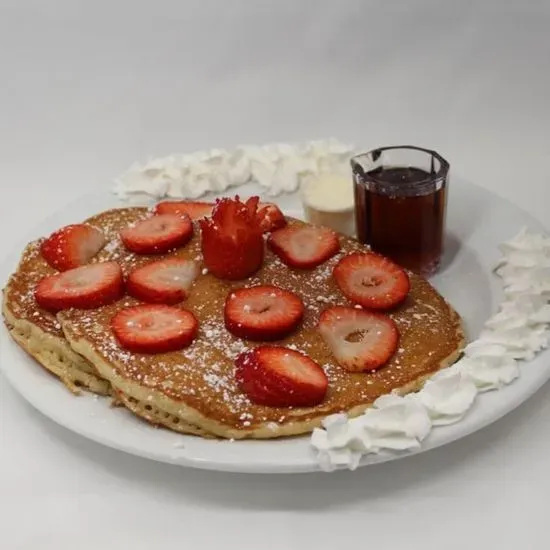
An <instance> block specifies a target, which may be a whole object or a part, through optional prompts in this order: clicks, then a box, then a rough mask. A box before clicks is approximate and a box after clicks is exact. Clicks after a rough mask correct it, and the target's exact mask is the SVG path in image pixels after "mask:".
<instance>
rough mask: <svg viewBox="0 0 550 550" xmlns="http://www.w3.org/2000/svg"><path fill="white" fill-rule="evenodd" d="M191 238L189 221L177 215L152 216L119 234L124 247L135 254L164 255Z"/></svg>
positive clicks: (191, 232)
mask: <svg viewBox="0 0 550 550" xmlns="http://www.w3.org/2000/svg"><path fill="white" fill-rule="evenodd" d="M192 236H193V224H192V223H191V220H190V219H189V218H188V217H181V216H178V215H177V214H159V215H157V216H152V217H150V218H147V219H145V220H142V221H139V222H137V223H136V224H135V225H133V226H130V227H128V228H126V229H124V230H123V231H122V232H121V233H120V237H121V239H122V242H123V243H124V246H125V247H126V248H127V249H128V250H130V251H131V252H135V253H136V254H164V253H165V252H168V251H170V250H173V249H175V248H179V247H181V246H184V245H185V244H187V242H188V241H189V240H190V239H191V237H192Z"/></svg>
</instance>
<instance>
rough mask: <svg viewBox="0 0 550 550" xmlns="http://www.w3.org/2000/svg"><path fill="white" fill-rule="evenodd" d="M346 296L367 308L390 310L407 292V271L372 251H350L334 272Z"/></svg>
mask: <svg viewBox="0 0 550 550" xmlns="http://www.w3.org/2000/svg"><path fill="white" fill-rule="evenodd" d="M333 275H334V278H335V279H336V283H337V284H338V286H339V287H340V290H341V291H342V293H343V294H344V296H345V297H346V298H348V299H349V300H351V301H352V302H355V303H357V304H360V305H362V306H363V307H366V308H370V309H389V308H392V307H394V306H396V305H397V304H400V303H401V302H402V301H403V300H404V299H405V298H406V297H407V294H408V293H409V289H410V282H409V277H408V275H407V273H405V271H404V270H403V268H401V267H400V266H398V265H397V264H395V263H394V262H392V261H391V260H390V259H388V258H386V257H384V256H380V255H379V254H374V253H372V252H368V253H359V252H356V253H354V254H350V255H349V256H346V257H344V258H342V259H341V260H340V261H339V262H338V264H337V265H336V266H335V268H334V271H333Z"/></svg>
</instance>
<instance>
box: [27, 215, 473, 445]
mask: <svg viewBox="0 0 550 550" xmlns="http://www.w3.org/2000/svg"><path fill="white" fill-rule="evenodd" d="M147 215H148V211H147V210H146V209H144V208H127V209H121V210H113V211H108V212H105V213H102V214H100V215H98V216H96V217H94V218H92V219H90V220H89V221H88V223H91V224H92V225H94V226H96V227H98V228H100V229H102V230H103V231H104V233H105V234H106V235H107V237H108V239H109V241H110V242H109V244H108V245H107V246H106V247H105V249H104V250H103V251H102V252H101V253H100V254H99V255H98V256H97V257H96V258H95V260H94V261H102V260H115V261H118V262H119V263H120V264H121V266H122V268H123V270H124V271H125V273H128V272H129V271H131V270H132V269H134V268H136V267H139V266H142V265H144V264H146V263H148V262H150V261H151V260H152V258H151V257H150V256H137V255H135V254H133V253H131V252H129V251H127V250H126V249H124V247H123V246H122V245H121V243H120V240H119V238H118V231H119V230H121V229H123V228H125V227H126V226H128V225H129V224H130V223H134V222H136V221H138V220H140V219H142V218H144V217H146V216H147ZM288 221H289V223H291V224H294V223H296V224H299V223H303V222H299V221H297V220H292V219H289V220H288ZM340 239H341V245H342V250H341V252H340V253H339V254H338V255H337V256H335V257H333V258H331V259H330V260H329V261H327V262H326V263H324V264H322V265H321V266H319V267H317V268H315V269H313V270H307V271H300V270H294V269H291V268H288V267H287V266H286V265H284V264H283V263H282V262H281V261H280V260H279V259H278V258H277V257H276V256H275V255H273V254H272V253H271V252H270V251H267V252H266V258H265V262H264V265H263V267H262V268H261V269H260V271H259V272H258V273H256V274H255V275H254V276H252V277H250V278H248V279H246V280H245V281H240V282H231V281H222V280H219V279H216V278H215V277H213V276H212V275H211V274H209V273H207V272H206V270H202V274H201V275H199V277H198V278H197V279H196V281H195V282H194V284H193V287H192V289H191V293H190V296H189V298H188V299H187V300H186V301H185V302H184V304H183V306H184V307H185V308H186V309H189V310H190V311H192V312H193V313H194V314H195V316H196V317H197V319H198V320H199V323H200V328H199V335H198V337H197V339H196V340H195V341H194V342H193V343H192V344H191V346H190V347H189V348H187V349H185V350H182V351H178V352H172V353H164V354H158V355H142V354H135V353H130V352H128V351H126V350H123V349H122V348H121V347H120V346H119V345H118V343H117V341H116V339H115V337H114V336H113V334H112V332H111V330H110V320H111V318H112V317H113V316H114V315H115V313H116V312H117V311H119V310H120V309H122V308H123V307H127V306H131V305H135V304H137V303H138V302H137V301H136V300H134V299H133V298H130V297H125V298H124V299H122V300H121V301H119V302H117V303H115V304H112V305H110V306H106V307H103V308H99V309H97V310H91V311H79V310H70V311H66V312H62V313H60V314H59V315H58V316H57V321H58V322H59V323H60V325H61V327H62V329H63V332H64V335H65V337H66V339H67V341H68V342H69V344H70V346H71V347H72V349H73V350H74V351H75V352H76V353H78V354H79V355H81V356H83V357H84V358H86V359H87V360H88V361H89V362H90V363H91V364H92V365H93V366H94V368H95V370H96V372H97V373H99V376H100V377H101V378H103V379H105V380H108V381H109V382H110V384H111V385H112V386H113V388H114V390H115V392H116V393H117V394H120V395H121V396H122V397H121V400H122V401H123V402H124V403H125V404H126V405H127V406H128V407H129V408H130V409H131V410H133V411H134V412H135V413H136V414H138V415H140V416H142V417H144V418H145V419H146V420H148V421H149V422H154V423H160V424H162V425H164V426H167V427H169V428H170V429H177V430H178V431H184V430H185V428H186V427H189V431H191V430H192V429H195V428H196V429H197V432H199V431H200V432H204V434H211V435H215V436H217V437H225V438H235V439H241V438H274V437H281V436H290V435H298V434H302V433H306V432H310V431H311V430H312V429H313V428H315V427H317V426H319V425H320V423H321V421H322V419H323V418H325V417H326V416H327V415H330V414H334V413H337V412H342V411H346V412H347V413H348V414H350V416H356V415H358V414H360V413H362V412H363V411H364V410H365V409H366V408H367V407H369V406H370V405H371V404H372V403H373V402H374V401H375V400H376V399H377V398H378V397H380V396H381V395H384V394H387V393H390V392H392V391H394V392H398V393H402V394H404V393H408V392H411V391H414V390H417V389H419V388H420V387H421V386H422V384H423V382H424V381H425V380H426V378H428V377H429V376H431V375H432V374H433V373H434V372H436V371H437V370H439V369H441V368H444V367H446V366H448V365H450V364H451V363H453V362H454V361H455V360H456V359H457V358H458V356H459V353H460V350H461V349H462V346H463V344H464V335H463V331H462V328H461V323H460V318H459V316H458V314H457V313H456V312H455V311H454V310H453V308H452V307H451V306H450V305H449V304H448V303H447V302H446V301H445V300H444V298H443V297H442V296H441V295H440V294H439V293H438V292H437V291H436V290H435V289H434V288H433V287H432V286H431V285H430V284H429V283H428V282H427V281H426V280H424V279H422V278H421V277H419V276H416V275H414V274H410V278H411V291H410V293H409V296H408V297H407V299H406V301H405V302H404V303H403V304H402V305H401V306H399V307H398V308H397V309H396V310H394V311H393V312H391V317H392V318H393V319H394V321H395V322H396V323H397V326H398V328H399V331H400V336H401V338H400V347H399V349H398V351H397V352H396V353H395V355H394V357H393V358H392V359H391V360H390V361H389V362H388V364H387V365H386V366H385V367H383V368H381V369H380V370H378V371H376V372H372V373H350V372H347V371H345V370H344V369H342V368H341V367H340V366H339V365H338V364H337V363H336V362H335V360H334V358H333V356H332V354H331V352H330V350H329V348H328V347H327V345H326V344H325V342H324V341H323V340H322V338H321V336H320V334H319V333H318V331H317V330H316V324H317V321H318V318H319V314H320V312H321V311H322V310H323V309H325V308H327V307H329V306H334V305H350V304H349V302H348V301H347V299H346V298H345V297H344V296H343V295H342V294H341V292H340V291H339V289H338V287H337V286H336V284H335V283H334V281H333V280H332V277H331V273H332V269H333V267H334V265H335V264H336V263H337V262H338V260H339V259H340V258H341V257H343V256H344V255H345V254H347V253H350V252H352V251H364V250H366V247H364V246H363V245H361V244H360V243H358V242H357V241H355V240H354V239H351V238H348V237H345V236H340ZM170 256H171V257H174V256H178V257H183V258H187V259H192V260H195V261H196V262H197V263H198V264H199V265H200V267H201V268H202V267H203V266H202V259H201V252H200V242H199V238H198V231H197V230H196V231H195V236H194V237H193V239H192V240H191V241H190V242H189V244H187V245H186V246H185V247H184V248H181V249H179V250H177V251H176V252H175V253H173V254H171V255H170ZM154 259H155V260H156V259H159V256H155V257H154ZM259 284H272V285H276V286H279V287H281V288H283V289H287V290H290V291H293V292H295V293H296V294H298V295H299V296H300V297H301V298H302V300H303V302H304V304H305V306H306V312H305V316H304V320H303V322H302V325H301V326H300V327H299V329H298V330H296V331H295V332H294V333H292V334H291V335H290V336H288V337H287V338H286V339H284V340H282V341H280V342H279V344H280V345H285V346H288V347H290V348H293V349H296V350H299V351H302V352H304V353H305V354H307V355H308V356H309V357H311V358H312V359H313V360H314V361H316V362H317V363H318V364H319V365H321V366H322V368H323V369H324V370H325V372H326V374H327V376H328V379H329V390H328V393H327V396H326V398H325V400H324V402H323V403H321V404H320V405H318V406H316V407H311V408H298V407H296V408H270V407H265V406H259V405H255V404H253V403H251V402H250V400H249V399H248V398H247V397H246V396H245V395H244V394H243V393H242V392H241V391H240V389H239V388H238V386H237V384H236V382H235V379H234V360H235V358H236V356H237V355H238V354H239V353H241V352H242V351H245V350H247V349H250V348H252V347H254V346H256V345H258V343H253V342H248V341H245V340H241V339H239V338H237V337H235V336H233V335H231V334H230V333H229V332H227V331H226V329H225V328H224V323H223V306H224V302H225V299H226V296H227V295H228V293H229V292H230V291H231V290H233V289H235V288H239V287H242V286H255V285H259ZM29 290H30V289H29ZM26 300H27V301H28V302H29V304H31V302H32V298H30V297H29V296H28V295H27V297H26ZM30 310H31V311H34V310H36V305H30ZM28 315H33V313H31V312H30V311H29V312H28ZM38 317H40V316H38ZM40 318H41V317H40ZM56 326H57V325H56ZM147 406H149V410H147ZM175 419H178V422H175ZM176 425H179V426H180V427H179V429H178V428H175V426H176ZM199 435H203V433H200V434H199Z"/></svg>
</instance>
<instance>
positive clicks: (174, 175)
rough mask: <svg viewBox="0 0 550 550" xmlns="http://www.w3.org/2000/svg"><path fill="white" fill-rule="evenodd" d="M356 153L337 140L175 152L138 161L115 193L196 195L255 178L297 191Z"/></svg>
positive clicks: (277, 189)
mask: <svg viewBox="0 0 550 550" xmlns="http://www.w3.org/2000/svg"><path fill="white" fill-rule="evenodd" d="M354 154H355V149H354V147H353V146H352V145H348V144H345V143H342V142H339V141H337V140H335V139H328V140H319V141H310V142H307V143H304V144H286V143H276V144H269V145H263V146H256V145H250V146H240V147H238V148H237V149H235V150H234V151H227V150H225V149H211V150H208V151H198V152H196V153H192V154H173V155H169V156H166V157H161V158H154V159H152V160H150V161H148V162H146V163H144V164H134V165H133V166H131V167H130V168H129V169H128V170H127V171H126V172H125V173H124V174H122V175H121V176H119V177H118V178H116V179H115V185H114V193H115V194H116V195H118V196H119V197H120V198H121V199H128V198H131V197H137V198H144V197H145V198H154V199H157V200H158V199H163V198H174V199H176V198H182V199H197V198H199V197H201V196H203V195H205V194H207V193H223V192H225V191H226V190H227V189H229V188H230V187H235V186H238V185H243V184H245V183H248V182H251V181H254V182H257V183H259V184H260V185H261V186H262V187H263V188H265V190H266V193H267V194H268V195H271V196H276V195H279V194H281V193H292V192H294V191H296V190H297V189H298V188H299V186H300V185H301V184H302V182H303V181H304V179H305V178H307V177H310V176H316V175H319V174H322V173H326V172H338V171H341V170H342V168H343V167H345V168H348V167H349V160H350V158H351V157H352V156H353V155H354Z"/></svg>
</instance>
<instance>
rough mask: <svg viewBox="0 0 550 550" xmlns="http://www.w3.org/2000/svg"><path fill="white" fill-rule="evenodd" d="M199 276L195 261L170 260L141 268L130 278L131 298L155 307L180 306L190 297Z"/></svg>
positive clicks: (128, 289) (128, 287)
mask: <svg viewBox="0 0 550 550" xmlns="http://www.w3.org/2000/svg"><path fill="white" fill-rule="evenodd" d="M198 274H199V268H198V266H197V264H196V263H195V262H193V261H192V260H185V259H183V258H170V259H168V260H160V261H158V262H152V263H150V264H147V265H145V266H143V267H140V268H138V269H136V270H134V271H132V273H130V275H129V277H128V282H127V284H126V288H127V291H128V294H130V295H131V296H133V297H134V298H137V299H138V300H142V301H143V302H150V303H155V304H176V303H177V302H181V301H182V300H185V298H187V296H188V292H189V289H190V288H191V284H192V283H193V281H194V280H195V279H196V277H197V275H198Z"/></svg>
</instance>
